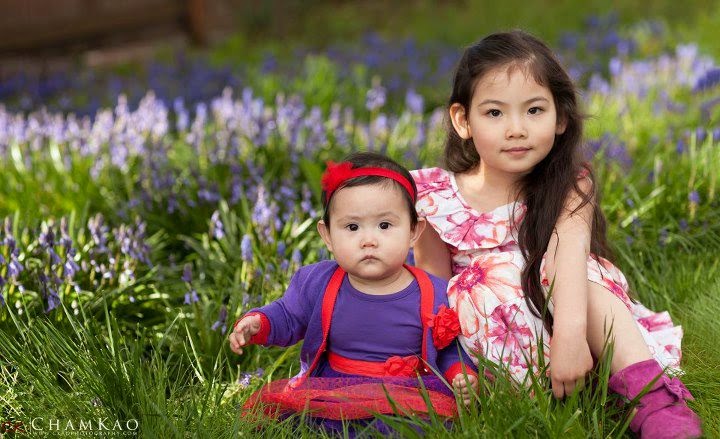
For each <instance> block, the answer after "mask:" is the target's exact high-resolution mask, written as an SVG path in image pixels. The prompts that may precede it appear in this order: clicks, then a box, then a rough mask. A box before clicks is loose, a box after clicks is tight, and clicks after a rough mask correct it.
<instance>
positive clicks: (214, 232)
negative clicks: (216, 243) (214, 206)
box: [210, 210, 225, 240]
mask: <svg viewBox="0 0 720 439" xmlns="http://www.w3.org/2000/svg"><path fill="white" fill-rule="evenodd" d="M210 235H211V236H212V237H213V238H215V239H217V240H220V239H223V237H225V226H224V225H223V223H222V220H221V219H220V211H218V210H216V211H215V212H213V214H212V216H211V217H210Z"/></svg>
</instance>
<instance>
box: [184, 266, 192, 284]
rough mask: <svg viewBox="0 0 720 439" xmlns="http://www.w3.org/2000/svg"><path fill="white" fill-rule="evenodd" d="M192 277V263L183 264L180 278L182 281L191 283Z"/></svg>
mask: <svg viewBox="0 0 720 439" xmlns="http://www.w3.org/2000/svg"><path fill="white" fill-rule="evenodd" d="M192 279H193V277H192V264H189V263H188V264H185V266H184V267H183V274H182V280H183V282H187V283H191V282H192Z"/></svg>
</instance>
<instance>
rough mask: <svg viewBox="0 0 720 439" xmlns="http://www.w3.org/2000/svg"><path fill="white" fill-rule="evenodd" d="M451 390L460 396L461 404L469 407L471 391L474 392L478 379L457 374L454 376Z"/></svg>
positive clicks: (473, 376)
mask: <svg viewBox="0 0 720 439" xmlns="http://www.w3.org/2000/svg"><path fill="white" fill-rule="evenodd" d="M452 386H453V389H455V391H456V392H458V393H459V394H460V397H461V398H462V401H463V404H465V405H466V406H467V405H470V397H471V396H472V393H471V390H472V391H476V390H477V387H478V379H477V377H476V376H475V375H465V374H462V373H459V374H457V375H455V378H453V382H452Z"/></svg>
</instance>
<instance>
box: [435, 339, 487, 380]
mask: <svg viewBox="0 0 720 439" xmlns="http://www.w3.org/2000/svg"><path fill="white" fill-rule="evenodd" d="M438 367H439V368H440V372H441V373H442V374H443V376H444V377H445V379H446V380H447V381H448V382H449V383H451V382H452V380H453V378H455V376H456V375H458V374H467V375H473V376H478V373H477V367H476V366H475V364H474V363H473V362H472V360H470V357H468V355H467V354H466V353H465V350H464V349H463V348H462V347H460V344H459V343H458V342H457V340H454V341H453V342H452V343H450V344H449V345H448V346H447V347H445V348H444V349H442V350H440V351H439V352H438Z"/></svg>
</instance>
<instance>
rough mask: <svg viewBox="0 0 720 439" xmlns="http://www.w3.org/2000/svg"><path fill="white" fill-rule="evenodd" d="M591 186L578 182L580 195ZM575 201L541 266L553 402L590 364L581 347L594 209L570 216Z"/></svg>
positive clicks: (583, 345)
mask: <svg viewBox="0 0 720 439" xmlns="http://www.w3.org/2000/svg"><path fill="white" fill-rule="evenodd" d="M591 184H592V182H591V181H590V180H589V179H584V180H582V181H580V182H579V186H580V189H581V190H582V191H583V192H586V191H589V190H591V186H590V185H591ZM586 193H587V192H586ZM581 201H582V198H581V197H580V195H578V194H576V193H573V194H572V195H571V196H570V197H569V200H568V202H567V203H566V207H565V211H564V212H563V214H562V215H561V216H560V218H559V219H558V222H557V224H556V228H555V233H554V234H553V237H552V238H551V240H550V245H549V246H548V255H547V259H546V261H545V263H546V273H547V276H548V279H549V280H550V282H551V284H553V290H552V293H551V294H552V296H551V300H552V303H553V320H554V323H553V338H552V341H551V348H550V361H551V365H550V376H551V380H552V382H553V393H554V394H555V395H556V396H558V397H562V396H563V395H566V394H569V393H570V392H572V389H573V388H574V387H575V383H576V381H577V380H579V379H581V378H582V377H583V376H584V375H585V374H586V373H587V371H589V370H590V368H592V364H593V363H592V356H591V354H590V349H589V346H588V344H587V296H588V280H587V257H588V255H589V253H590V237H591V230H592V215H593V209H594V206H593V203H592V202H590V203H588V204H586V205H585V206H583V207H582V208H580V209H579V210H577V211H576V212H574V213H573V211H574V210H575V209H576V208H577V207H578V206H580V204H581ZM553 282H554V283H553Z"/></svg>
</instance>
